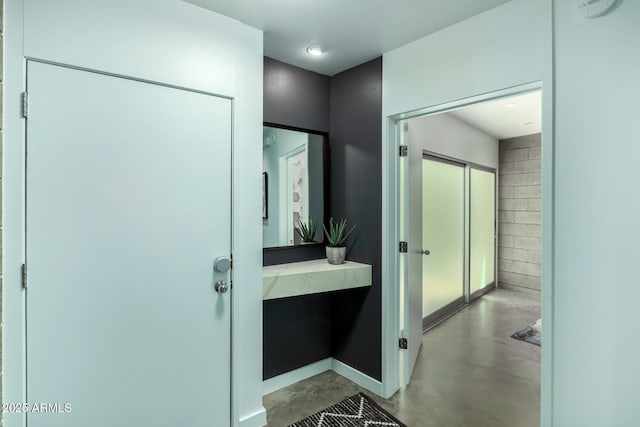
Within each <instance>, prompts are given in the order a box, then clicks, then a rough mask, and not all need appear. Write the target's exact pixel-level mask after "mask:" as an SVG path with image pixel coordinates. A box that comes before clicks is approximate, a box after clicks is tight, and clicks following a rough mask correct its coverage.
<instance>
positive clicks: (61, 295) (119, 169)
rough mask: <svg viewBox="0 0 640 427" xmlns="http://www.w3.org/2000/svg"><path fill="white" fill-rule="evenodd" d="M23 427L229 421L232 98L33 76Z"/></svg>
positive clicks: (159, 426) (41, 70)
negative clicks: (223, 289) (219, 267)
mask: <svg viewBox="0 0 640 427" xmlns="http://www.w3.org/2000/svg"><path fill="white" fill-rule="evenodd" d="M28 91H29V117H28V119H27V152H28V154H27V176H26V180H27V184H26V212H27V213H26V216H27V219H26V227H27V229H26V242H27V243H26V259H27V267H28V288H27V328H26V334H27V372H26V378H27V398H28V401H29V402H31V403H34V402H47V403H60V404H63V405H64V404H65V403H68V404H69V407H68V408H69V409H70V412H68V413H64V412H65V411H64V406H62V408H63V410H62V411H60V412H62V413H30V414H28V415H27V419H28V425H29V427H87V426H91V427H112V426H140V427H151V426H153V427H176V426H189V427H205V426H206V427H213V426H225V425H229V421H230V363H231V361H230V308H231V306H230V303H231V299H230V294H229V293H227V294H222V293H218V292H216V291H215V290H214V283H215V282H216V281H218V280H229V277H228V274H229V273H228V272H227V273H220V272H215V271H214V270H213V261H214V259H215V258H216V257H219V256H229V254H230V240H231V235H230V229H231V227H230V224H231V208H230V200H231V101H230V100H227V99H222V98H219V97H214V96H210V95H206V94H201V93H195V92H190V91H186V90H178V89H175V88H169V87H165V86H160V85H153V84H148V83H143V82H138V81H133V80H128V79H123V78H117V77H112V76H106V75H102V74H96V73H91V72H86V71H79V70H75V69H70V68H64V67H59V66H53V65H47V64H41V63H37V62H30V63H29V64H28Z"/></svg>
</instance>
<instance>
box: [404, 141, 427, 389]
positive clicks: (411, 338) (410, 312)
mask: <svg viewBox="0 0 640 427" xmlns="http://www.w3.org/2000/svg"><path fill="white" fill-rule="evenodd" d="M403 137H404V141H405V143H406V144H407V150H408V154H407V158H406V159H407V160H406V163H405V165H406V166H407V167H406V171H405V169H404V167H403V168H401V170H402V171H403V173H402V175H403V177H404V178H403V179H404V182H403V183H402V185H403V187H404V188H403V189H402V190H401V191H403V192H404V194H406V195H407V199H406V200H404V201H403V202H402V205H403V206H404V207H406V212H405V213H404V214H403V217H404V219H405V221H404V222H405V224H404V225H405V226H404V227H403V228H404V229H405V230H407V232H406V235H405V236H404V239H405V240H406V241H407V246H408V247H407V253H406V255H404V258H405V262H406V263H405V271H406V276H405V277H406V280H404V284H405V285H404V286H405V289H404V292H403V305H404V309H403V312H404V319H405V322H404V329H405V336H406V338H407V350H406V351H405V352H404V361H403V374H404V383H405V384H408V383H409V381H410V379H411V374H412V373H413V368H414V366H415V364H416V360H417V358H418V354H419V353H420V348H421V347H422V257H423V255H422V148H421V146H420V144H418V143H417V142H416V141H411V140H410V139H409V133H408V132H407V131H406V129H405V130H404V134H403Z"/></svg>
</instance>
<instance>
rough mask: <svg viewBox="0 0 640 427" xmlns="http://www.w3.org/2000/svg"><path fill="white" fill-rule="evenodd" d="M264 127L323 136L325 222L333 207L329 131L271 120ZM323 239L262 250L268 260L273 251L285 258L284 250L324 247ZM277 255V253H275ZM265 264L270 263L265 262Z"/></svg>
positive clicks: (324, 239)
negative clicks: (330, 189) (330, 206)
mask: <svg viewBox="0 0 640 427" xmlns="http://www.w3.org/2000/svg"><path fill="white" fill-rule="evenodd" d="M262 126H263V128H264V127H271V128H278V129H284V130H291V131H295V132H304V133H308V134H312V135H319V136H321V137H322V174H323V177H322V181H323V194H322V197H323V198H324V206H323V208H324V209H323V218H322V221H323V222H322V223H323V224H324V223H325V221H327V219H328V218H329V213H330V212H331V209H329V204H330V201H331V200H330V197H331V192H330V191H329V188H330V184H331V180H330V177H329V169H330V168H329V133H328V132H321V131H317V130H311V129H303V128H298V127H293V126H286V125H281V124H278V123H270V122H263V123H262ZM322 236H323V239H322V241H321V242H317V243H309V244H306V245H289V246H271V247H268V248H265V247H263V248H262V252H263V258H264V259H265V262H266V261H267V260H266V257H267V254H270V253H273V252H279V253H280V252H281V254H278V256H276V258H282V256H284V257H285V258H289V257H287V256H286V254H285V253H284V252H286V251H298V252H302V251H301V249H313V248H318V247H324V246H325V245H326V243H325V242H326V237H325V236H324V233H322ZM316 251H317V249H313V250H312V252H316ZM274 255H275V254H274ZM295 255H298V256H294V255H293V254H292V256H291V258H292V260H291V261H284V262H296V261H298V260H297V258H299V257H300V255H302V254H295ZM303 257H304V255H303ZM279 263H281V262H277V264H279ZM274 264H276V262H274ZM265 265H268V264H266V263H265Z"/></svg>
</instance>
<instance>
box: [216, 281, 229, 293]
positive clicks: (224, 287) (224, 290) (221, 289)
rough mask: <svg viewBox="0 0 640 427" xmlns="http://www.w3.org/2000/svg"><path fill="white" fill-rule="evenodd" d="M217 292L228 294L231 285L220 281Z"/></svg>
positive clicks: (217, 284)
mask: <svg viewBox="0 0 640 427" xmlns="http://www.w3.org/2000/svg"><path fill="white" fill-rule="evenodd" d="M215 289H216V292H218V293H221V294H226V293H227V291H228V290H229V285H227V282H225V281H224V280H218V281H217V282H216V285H215Z"/></svg>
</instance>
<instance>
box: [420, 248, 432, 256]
mask: <svg viewBox="0 0 640 427" xmlns="http://www.w3.org/2000/svg"><path fill="white" fill-rule="evenodd" d="M418 253H419V254H420V255H429V254H431V251H430V250H429V249H422V250H419V251H418Z"/></svg>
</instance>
